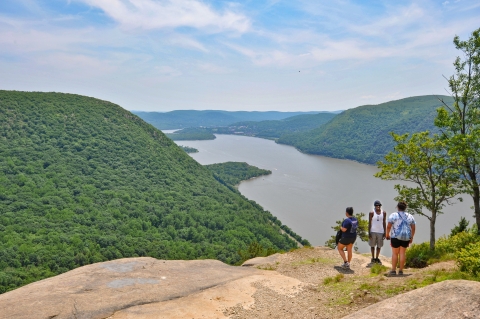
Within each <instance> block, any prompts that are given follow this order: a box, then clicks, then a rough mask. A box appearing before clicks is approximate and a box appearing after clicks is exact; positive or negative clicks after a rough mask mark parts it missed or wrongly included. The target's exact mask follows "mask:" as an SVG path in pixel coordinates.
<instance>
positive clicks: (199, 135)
mask: <svg viewBox="0 0 480 319" xmlns="http://www.w3.org/2000/svg"><path fill="white" fill-rule="evenodd" d="M165 135H166V136H167V137H168V138H170V139H172V140H174V141H200V140H214V139H215V138H216V137H215V135H213V133H212V130H211V129H209V128H204V127H188V128H184V129H181V130H178V131H176V132H174V133H166V134H165Z"/></svg>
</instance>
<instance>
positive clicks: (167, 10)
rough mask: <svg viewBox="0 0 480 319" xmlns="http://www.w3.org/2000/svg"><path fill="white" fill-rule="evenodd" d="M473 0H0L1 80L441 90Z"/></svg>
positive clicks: (166, 107) (304, 92)
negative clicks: (456, 38) (455, 38)
mask: <svg viewBox="0 0 480 319" xmlns="http://www.w3.org/2000/svg"><path fill="white" fill-rule="evenodd" d="M477 28H480V1H478V0H451V1H433V0H418V1H403V0H397V1H390V0H385V1H368V0H357V1H349V0H338V1H337V0H328V1H323V0H288V1H283V0H254V1H251V0H244V1H240V2H236V1H223V0H217V1H210V0H37V1H35V0H0V89H2V90H18V91H47V92H65V93H75V94H81V95H86V96H92V97H96V98H99V99H103V100H108V101H111V102H114V103H116V104H119V105H120V106H122V107H123V108H125V109H128V110H136V111H157V112H166V111H171V110H180V109H183V110H194V109H196V110H206V109H208V110H229V111H238V110H245V111H269V110H276V111H334V110H344V109H349V108H352V107H356V106H359V105H365V104H378V103H382V102H387V101H391V100H396V99H400V98H404V97H409V96H417V95H430V94H447V91H446V88H447V82H446V80H445V78H444V76H446V77H449V76H450V75H452V74H453V71H454V70H453V66H452V63H453V61H454V60H455V58H456V56H457V55H460V54H461V52H459V51H457V50H456V49H455V47H454V45H453V42H452V41H453V38H454V36H455V35H458V36H460V38H461V39H464V40H466V39H468V37H469V36H470V34H471V32H472V31H473V30H475V29H477Z"/></svg>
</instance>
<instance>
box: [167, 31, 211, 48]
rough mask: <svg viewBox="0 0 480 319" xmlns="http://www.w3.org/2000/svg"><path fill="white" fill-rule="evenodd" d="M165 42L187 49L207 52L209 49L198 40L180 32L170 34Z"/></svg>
mask: <svg viewBox="0 0 480 319" xmlns="http://www.w3.org/2000/svg"><path fill="white" fill-rule="evenodd" d="M167 42H168V43H169V44H172V45H175V46H179V47H183V48H187V49H195V50H198V51H202V52H209V50H208V49H207V48H206V47H205V46H204V45H203V44H202V43H200V42H199V41H197V40H195V39H192V38H191V37H187V36H184V35H180V34H175V35H172V36H170V38H168V40H167Z"/></svg>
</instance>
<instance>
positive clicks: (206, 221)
mask: <svg viewBox="0 0 480 319" xmlns="http://www.w3.org/2000/svg"><path fill="white" fill-rule="evenodd" d="M0 140H1V143H0V293H1V292H5V291H8V290H11V289H14V288H16V287H19V286H21V285H24V284H27V283H29V282H32V281H35V280H38V279H41V278H45V277H48V276H53V275H56V274H59V273H62V272H65V271H67V270H69V269H72V268H75V267H78V266H82V265H85V264H89V263H94V262H99V261H105V260H110V259H116V258H122V257H134V256H152V257H155V258H160V259H197V258H215V259H219V260H222V261H225V262H227V263H230V264H234V263H236V262H237V261H238V260H239V258H240V257H239V255H238V253H237V252H238V250H239V249H246V248H247V247H248V245H249V244H250V243H252V242H254V241H256V242H259V243H260V244H261V245H262V246H263V247H265V248H269V247H271V248H273V249H279V250H288V249H290V248H292V247H296V243H295V242H294V241H293V240H291V239H290V238H289V237H288V236H287V235H282V234H281V233H280V227H281V226H282V225H281V223H280V221H278V220H277V219H276V218H275V217H273V216H272V215H271V214H270V213H268V212H266V211H264V210H263V209H262V208H261V207H260V206H259V205H257V204H255V203H254V202H252V201H249V200H247V199H246V198H244V197H243V196H242V195H240V194H239V193H238V192H236V191H235V190H232V189H230V188H229V187H227V186H225V185H223V184H221V183H219V182H218V181H217V180H215V178H214V176H213V174H212V173H211V172H210V171H209V170H208V169H207V168H205V167H203V166H201V165H200V164H198V163H197V162H196V161H194V160H193V159H192V158H190V156H188V155H187V154H186V153H185V152H184V151H183V150H182V149H181V148H180V147H178V146H177V145H175V144H174V143H173V142H172V141H171V140H170V139H168V138H167V137H166V136H165V135H164V134H162V133H161V132H160V131H158V130H157V129H155V128H154V127H153V126H151V125H149V124H147V123H145V122H144V121H143V120H141V119H140V118H139V117H137V116H135V115H133V114H131V113H130V112H128V111H126V110H124V109H122V108H121V107H119V106H117V105H115V104H112V103H109V102H106V101H101V100H98V99H94V98H88V97H84V96H79V95H71V94H60V93H27V92H13V91H0ZM283 228H285V226H283Z"/></svg>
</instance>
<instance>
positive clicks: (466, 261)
mask: <svg viewBox="0 0 480 319" xmlns="http://www.w3.org/2000/svg"><path fill="white" fill-rule="evenodd" d="M455 258H456V260H457V264H458V266H459V268H460V270H461V271H464V272H467V273H469V274H472V275H474V276H477V275H478V274H480V246H479V245H478V244H477V243H471V244H469V245H467V246H466V247H465V248H463V249H462V250H460V251H459V252H457V253H456V254H455Z"/></svg>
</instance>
